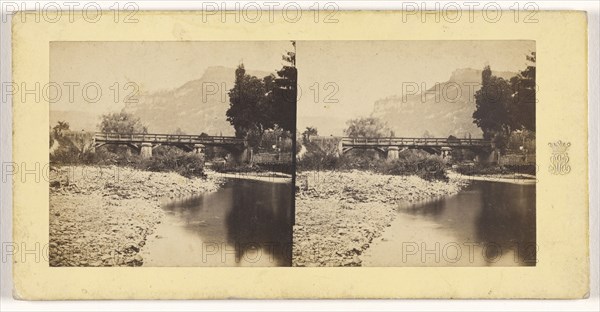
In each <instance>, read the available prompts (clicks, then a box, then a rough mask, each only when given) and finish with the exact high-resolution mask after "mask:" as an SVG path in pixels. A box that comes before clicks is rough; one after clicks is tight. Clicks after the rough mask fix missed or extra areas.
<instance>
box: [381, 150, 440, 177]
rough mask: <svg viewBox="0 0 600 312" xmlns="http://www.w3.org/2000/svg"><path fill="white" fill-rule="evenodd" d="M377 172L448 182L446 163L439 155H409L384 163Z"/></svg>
mask: <svg viewBox="0 0 600 312" xmlns="http://www.w3.org/2000/svg"><path fill="white" fill-rule="evenodd" d="M377 171H378V172H380V173H383V174H391V175H402V176H408V175H416V176H418V177H420V178H422V179H425V180H428V181H432V180H442V181H447V180H448V176H447V175H446V162H445V161H444V160H443V159H442V157H440V156H437V155H418V154H413V153H411V154H407V156H404V157H400V158H398V159H394V160H390V161H385V162H382V163H381V165H380V166H379V167H378V168H377Z"/></svg>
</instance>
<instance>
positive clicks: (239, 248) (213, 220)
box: [143, 179, 292, 266]
mask: <svg viewBox="0 0 600 312" xmlns="http://www.w3.org/2000/svg"><path fill="white" fill-rule="evenodd" d="M291 200H292V196H291V184H290V183H272V182H263V181H254V180H245V179H231V180H229V181H228V182H227V183H226V184H225V185H224V186H223V187H222V188H221V189H219V190H218V191H217V192H215V193H210V194H205V195H200V196H195V197H191V198H186V199H183V200H177V201H171V202H169V203H166V204H164V205H163V209H164V210H165V212H166V213H167V217H166V218H165V219H166V222H164V223H163V224H161V225H159V226H158V228H157V231H156V235H155V236H154V237H153V239H151V240H149V241H148V245H147V246H146V247H145V248H144V249H143V251H144V255H143V256H144V265H147V266H290V265H291V244H292V223H291V221H292V216H291V204H292V201H291Z"/></svg>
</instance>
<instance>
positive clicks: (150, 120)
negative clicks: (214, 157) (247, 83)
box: [125, 66, 269, 135]
mask: <svg viewBox="0 0 600 312" xmlns="http://www.w3.org/2000/svg"><path fill="white" fill-rule="evenodd" d="M234 73H235V68H227V67H222V66H215V67H209V68H207V69H206V71H205V72H204V74H203V75H202V77H201V78H200V79H197V80H192V81H189V82H187V83H185V84H184V85H182V86H181V87H179V88H177V89H174V90H168V91H162V92H155V93H149V94H142V95H141V96H140V100H139V102H138V103H134V104H129V105H127V106H126V107H125V111H127V112H130V113H133V114H135V115H136V116H139V117H140V118H141V119H142V121H143V122H144V123H145V124H147V125H148V129H149V130H150V131H151V132H159V133H172V132H173V131H175V130H176V129H177V128H180V129H181V130H183V131H184V132H185V133H190V134H191V133H198V134H199V133H202V132H205V133H207V134H210V135H220V134H223V135H233V134H234V129H233V127H232V126H231V124H230V123H229V122H228V121H227V119H226V118H227V117H226V116H225V113H226V112H227V109H228V108H229V96H228V91H229V89H231V88H233V84H234V79H235V75H234ZM248 74H250V75H254V76H257V77H259V78H262V77H264V76H267V75H269V73H268V72H262V71H252V70H248ZM203 94H204V97H203Z"/></svg>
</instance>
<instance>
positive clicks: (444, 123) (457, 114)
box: [372, 68, 517, 138]
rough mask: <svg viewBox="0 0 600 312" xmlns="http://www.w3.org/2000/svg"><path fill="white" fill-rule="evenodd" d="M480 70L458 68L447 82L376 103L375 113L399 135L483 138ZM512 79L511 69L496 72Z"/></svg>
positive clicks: (374, 114)
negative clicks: (478, 115) (476, 118)
mask: <svg viewBox="0 0 600 312" xmlns="http://www.w3.org/2000/svg"><path fill="white" fill-rule="evenodd" d="M481 72H482V71H481V70H478V69H471V68H467V69H457V70H455V71H454V72H453V73H452V75H451V76H450V78H449V79H448V81H446V82H442V83H439V84H436V85H435V86H433V87H431V88H430V89H428V90H427V91H425V92H421V93H419V94H415V95H408V96H406V98H405V99H403V97H402V94H400V95H394V96H391V97H387V98H385V99H381V100H378V101H376V102H375V105H374V109H373V113H372V116H373V117H378V118H381V119H382V120H384V121H386V122H387V123H388V125H389V126H390V127H391V128H392V129H393V130H394V132H395V135H396V136H410V137H422V136H423V135H424V134H425V133H426V132H427V133H429V134H430V135H432V136H435V137H448V136H449V135H454V136H456V137H465V136H466V135H468V134H469V133H470V134H471V136H472V137H473V138H477V137H481V136H482V132H481V129H479V128H478V127H477V125H475V124H474V123H473V118H472V115H473V112H474V111H475V98H474V97H473V93H474V92H475V91H477V90H479V89H480V86H479V84H480V83H481ZM493 74H494V75H496V76H499V77H502V78H505V79H510V77H513V76H515V75H517V74H516V73H512V72H493Z"/></svg>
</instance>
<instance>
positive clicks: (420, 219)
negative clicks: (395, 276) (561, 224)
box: [363, 181, 537, 266]
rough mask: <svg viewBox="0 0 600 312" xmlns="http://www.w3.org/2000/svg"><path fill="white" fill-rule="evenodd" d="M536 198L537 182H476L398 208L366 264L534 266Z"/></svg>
mask: <svg viewBox="0 0 600 312" xmlns="http://www.w3.org/2000/svg"><path fill="white" fill-rule="evenodd" d="M535 197H536V196H535V185H519V184H509V183H498V182H483V181H476V182H473V183H472V184H471V185H470V186H469V187H468V188H466V189H465V190H464V191H462V192H461V193H460V194H458V195H455V196H450V197H445V198H439V199H435V200H431V201H427V202H421V203H416V204H411V205H409V206H408V207H406V206H405V207H399V209H398V210H399V213H398V216H397V218H396V220H394V222H393V223H392V225H391V227H390V228H389V229H388V230H387V231H386V232H385V233H384V235H383V241H382V242H380V243H377V244H375V245H374V246H373V247H371V248H370V250H367V252H366V255H365V259H366V260H365V261H364V263H363V265H371V266H448V265H454V266H514V265H520V266H530V265H535V263H536V257H537V255H536V253H537V251H536V245H535V242H536V222H535V220H536V211H535ZM407 246H408V247H410V248H411V249H410V250H407ZM412 249H414V250H416V251H412ZM408 251H410V253H414V255H411V254H408V255H407V252H408Z"/></svg>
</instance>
